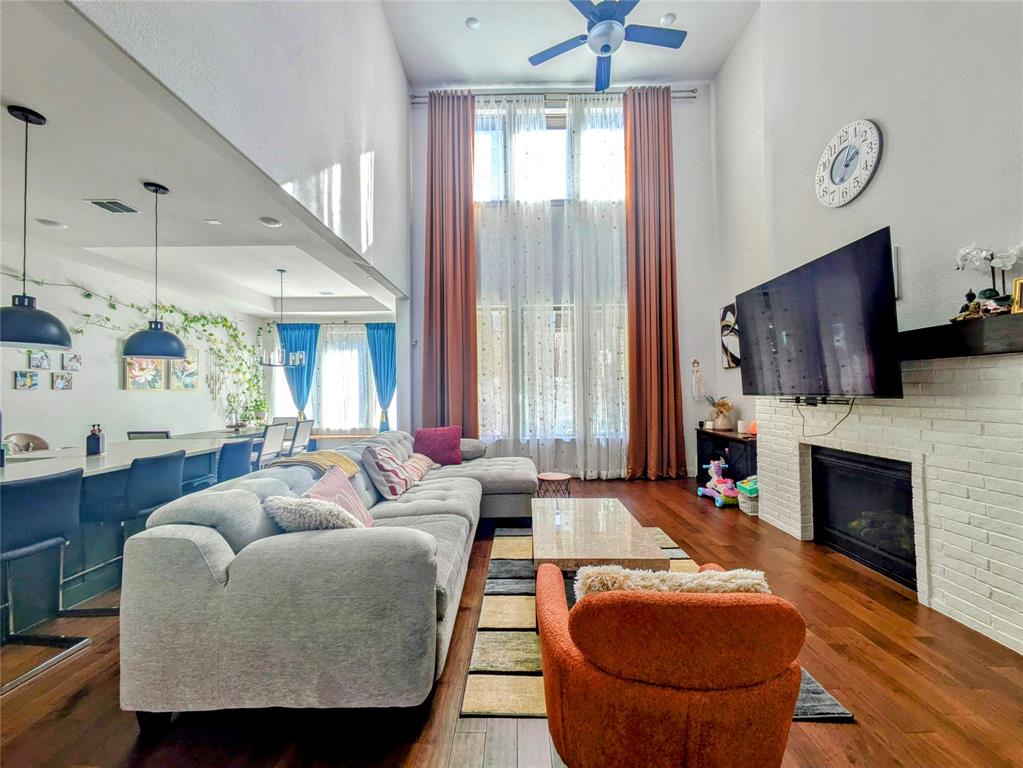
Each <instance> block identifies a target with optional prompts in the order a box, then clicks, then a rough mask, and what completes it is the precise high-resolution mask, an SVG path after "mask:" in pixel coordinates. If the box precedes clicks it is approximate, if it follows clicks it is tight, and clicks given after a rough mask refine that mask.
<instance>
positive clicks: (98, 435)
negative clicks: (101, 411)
mask: <svg viewBox="0 0 1023 768" xmlns="http://www.w3.org/2000/svg"><path fill="white" fill-rule="evenodd" d="M106 448H107V436H106V435H104V434H103V430H102V429H100V426H99V424H93V425H92V429H90V430H89V436H88V437H86V438H85V455H86V456H99V455H100V454H101V453H103V452H104V451H105V450H106Z"/></svg>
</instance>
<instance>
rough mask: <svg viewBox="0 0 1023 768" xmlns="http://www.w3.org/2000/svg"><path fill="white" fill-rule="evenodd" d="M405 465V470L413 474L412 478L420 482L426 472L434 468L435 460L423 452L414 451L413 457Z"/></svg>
mask: <svg viewBox="0 0 1023 768" xmlns="http://www.w3.org/2000/svg"><path fill="white" fill-rule="evenodd" d="M402 466H403V467H405V471H406V472H408V473H409V474H410V475H412V479H413V480H415V481H416V482H419V481H420V480H422V479H423V478H424V477H426V473H427V472H429V471H430V470H431V469H433V468H434V461H433V459H431V458H430V457H429V456H424V455H423V454H421V453H413V454H412V458H410V459H409V460H408V461H406V462H405V463H404V464H402Z"/></svg>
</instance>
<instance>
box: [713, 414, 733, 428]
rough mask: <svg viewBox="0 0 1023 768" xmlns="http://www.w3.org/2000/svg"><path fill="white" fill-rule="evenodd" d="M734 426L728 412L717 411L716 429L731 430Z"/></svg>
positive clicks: (715, 418)
mask: <svg viewBox="0 0 1023 768" xmlns="http://www.w3.org/2000/svg"><path fill="white" fill-rule="evenodd" d="M731 428H732V419H731V417H730V416H729V415H728V414H727V413H717V414H715V415H714V429H715V430H719V429H720V430H726V431H727V430H729V429H731Z"/></svg>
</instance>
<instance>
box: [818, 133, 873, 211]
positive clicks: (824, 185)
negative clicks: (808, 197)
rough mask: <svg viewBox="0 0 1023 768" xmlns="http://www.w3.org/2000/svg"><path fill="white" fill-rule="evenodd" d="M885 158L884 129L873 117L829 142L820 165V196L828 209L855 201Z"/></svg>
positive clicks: (822, 203) (836, 135) (819, 198)
mask: <svg viewBox="0 0 1023 768" xmlns="http://www.w3.org/2000/svg"><path fill="white" fill-rule="evenodd" d="M880 161H881V131H880V130H879V129H878V127H877V126H876V125H874V123H872V122H870V121H869V120H855V121H853V122H851V123H849V125H847V126H845V128H843V129H842V130H840V131H839V132H838V133H836V134H835V137H834V138H833V139H832V140H831V141H830V142H828V146H827V147H825V148H824V154H822V155H821V159H820V162H819V163H818V164H817V173H816V175H815V177H814V186H815V187H816V189H817V199H818V200H819V201H820V203H821V205H826V206H827V207H828V208H838V207H839V206H842V205H845V204H846V203H849V202H852V201H853V200H854V199H856V196H857V195H858V194H860V192H862V191H863V190H864V189H866V188H867V184H869V183H870V179H871V178H872V177H873V175H874V172H875V171H877V166H878V163H879V162H880Z"/></svg>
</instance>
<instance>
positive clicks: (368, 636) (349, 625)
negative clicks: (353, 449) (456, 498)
mask: <svg viewBox="0 0 1023 768" xmlns="http://www.w3.org/2000/svg"><path fill="white" fill-rule="evenodd" d="M436 588H437V542H436V540H435V539H434V538H433V537H432V536H430V535H429V534H428V533H424V532H423V531H418V530H413V529H409V528H382V527H381V528H362V529H343V530H327V531H303V532H300V533H288V534H283V535H280V536H272V537H269V538H266V539H260V540H259V541H256V542H253V543H252V544H250V545H249V546H248V547H246V548H245V549H243V550H242V551H241V552H239V553H238V555H237V556H236V557H235V559H234V560H233V561H232V563H231V566H230V568H229V571H228V583H227V590H226V595H225V598H226V599H225V604H224V611H223V614H222V618H221V631H220V638H221V642H220V650H219V656H220V674H221V677H222V679H223V680H224V682H225V684H227V683H228V682H229V683H230V687H231V688H230V697H231V701H230V702H229V703H228V706H233V707H266V706H274V705H275V704H278V703H279V702H280V701H282V700H284V701H288V702H289V706H298V707H301V706H308V707H340V706H344V707H374V706H394V705H398V706H414V705H416V704H419V703H421V702H422V701H423V700H424V699H425V698H426V696H427V695H428V694H429V692H430V690H431V689H432V687H433V681H434V669H435V665H436V643H437V595H436Z"/></svg>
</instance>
